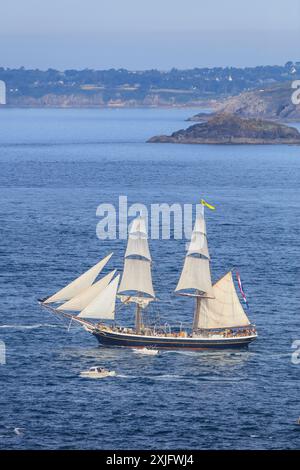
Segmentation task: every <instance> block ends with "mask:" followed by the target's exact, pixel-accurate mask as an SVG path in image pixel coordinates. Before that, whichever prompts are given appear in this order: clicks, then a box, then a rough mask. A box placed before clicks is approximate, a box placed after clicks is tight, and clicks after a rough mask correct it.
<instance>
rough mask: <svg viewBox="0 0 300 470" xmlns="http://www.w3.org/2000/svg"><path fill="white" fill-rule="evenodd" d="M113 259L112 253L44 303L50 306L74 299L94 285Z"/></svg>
mask: <svg viewBox="0 0 300 470" xmlns="http://www.w3.org/2000/svg"><path fill="white" fill-rule="evenodd" d="M111 257H112V253H110V254H109V255H108V256H106V257H105V258H103V259H102V260H101V261H99V263H97V264H95V266H93V267H92V268H90V269H89V270H88V271H86V272H85V273H83V274H82V275H81V276H79V277H78V278H76V279H75V280H74V281H72V282H71V283H70V284H68V285H67V286H66V287H64V288H63V289H61V290H59V291H58V292H56V294H53V295H51V297H48V298H47V299H46V300H44V303H45V304H49V303H51V302H60V301H65V300H70V299H72V297H75V295H78V294H80V293H81V292H83V291H84V290H85V289H87V288H88V287H90V286H91V285H92V284H93V282H94V280H95V279H96V277H97V276H98V274H99V273H100V272H101V270H102V269H103V268H104V266H105V265H106V263H107V262H108V261H109V260H110V258H111Z"/></svg>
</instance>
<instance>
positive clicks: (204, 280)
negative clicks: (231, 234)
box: [175, 214, 213, 331]
mask: <svg viewBox="0 0 300 470" xmlns="http://www.w3.org/2000/svg"><path fill="white" fill-rule="evenodd" d="M209 263H210V256H209V252H208V244H207V237H206V224H205V220H204V214H203V215H200V216H198V217H197V218H196V221H195V226H194V230H193V232H192V236H191V241H190V244H189V247H188V251H187V254H186V257H185V261H184V265H183V269H182V272H181V276H180V279H179V282H178V284H177V287H176V289H175V292H178V291H182V292H179V293H180V294H181V295H187V296H192V297H195V312H194V320H193V331H195V330H197V329H198V323H199V312H200V304H201V299H203V298H211V297H213V289H212V284H211V275H210V266H209Z"/></svg>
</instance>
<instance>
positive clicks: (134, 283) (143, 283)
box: [119, 217, 155, 297]
mask: <svg viewBox="0 0 300 470" xmlns="http://www.w3.org/2000/svg"><path fill="white" fill-rule="evenodd" d="M119 292H120V293H128V292H134V293H135V294H138V295H139V294H140V293H142V294H147V295H150V296H151V297H155V293H154V289H153V285H152V275H151V255H150V251H149V246H148V240H147V231H146V224H145V219H143V218H142V217H137V218H136V219H135V220H134V221H133V223H132V225H131V229H130V232H129V237H128V243H127V249H126V253H125V263H124V271H123V275H122V280H121V284H120V287H119Z"/></svg>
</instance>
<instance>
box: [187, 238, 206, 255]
mask: <svg viewBox="0 0 300 470" xmlns="http://www.w3.org/2000/svg"><path fill="white" fill-rule="evenodd" d="M187 254H188V255H193V254H198V255H203V256H205V257H206V258H209V252H208V246H207V239H206V235H204V233H201V232H193V233H192V237H191V241H190V244H189V247H188V252H187Z"/></svg>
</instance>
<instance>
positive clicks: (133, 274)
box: [119, 258, 155, 297]
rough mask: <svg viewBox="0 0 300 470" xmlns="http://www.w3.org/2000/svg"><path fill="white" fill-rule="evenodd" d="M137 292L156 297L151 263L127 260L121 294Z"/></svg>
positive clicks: (120, 289)
mask: <svg viewBox="0 0 300 470" xmlns="http://www.w3.org/2000/svg"><path fill="white" fill-rule="evenodd" d="M128 291H136V292H142V293H144V294H149V295H151V296H152V297H155V294H154V290H153V285H152V277H151V263H150V261H146V260H140V259H132V258H125V263H124V271H123V275H122V280H121V285H120V288H119V292H120V293H122V292H123V293H124V292H128Z"/></svg>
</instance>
